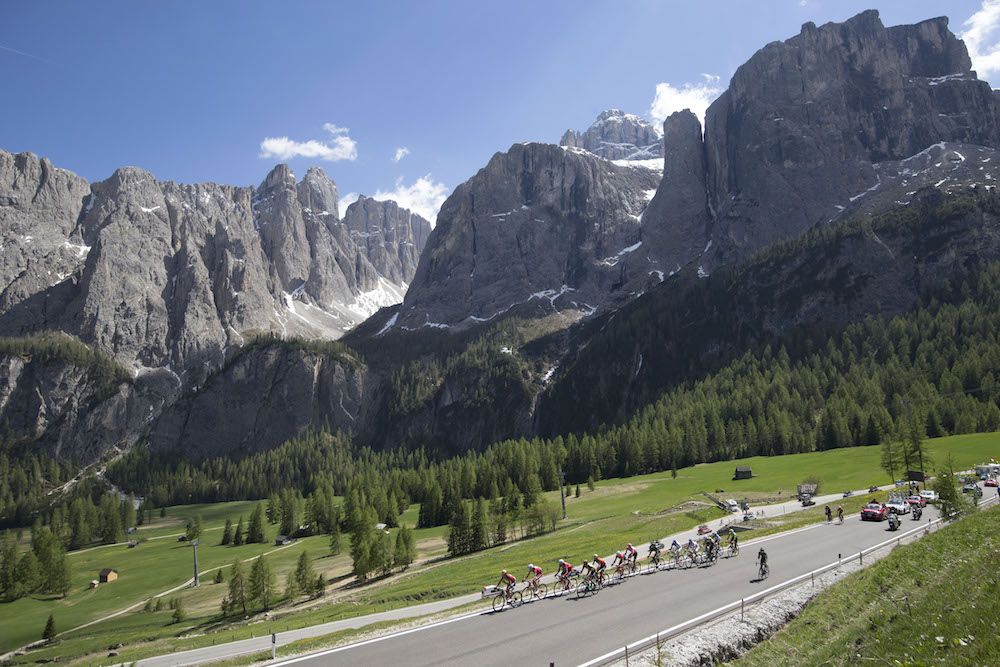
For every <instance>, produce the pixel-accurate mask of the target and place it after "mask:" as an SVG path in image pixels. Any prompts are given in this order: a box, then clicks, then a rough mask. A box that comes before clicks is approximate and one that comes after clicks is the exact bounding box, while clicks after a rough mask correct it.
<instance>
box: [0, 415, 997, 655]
mask: <svg viewBox="0 0 1000 667" xmlns="http://www.w3.org/2000/svg"><path fill="white" fill-rule="evenodd" d="M928 445H929V448H930V450H931V451H932V452H933V453H934V454H935V456H936V458H938V459H942V458H944V456H945V454H944V452H945V451H950V452H952V453H953V454H954V456H955V460H956V464H958V465H960V466H967V465H972V464H974V463H977V462H981V461H982V460H983V459H985V458H987V457H988V456H997V455H998V454H1000V434H977V435H966V436H955V437H951V438H942V439H939V440H933V441H929V442H928ZM878 459H879V448H878V447H858V448H852V449H845V450H836V451H830V452H816V453H809V454H795V455H789V456H784V457H770V458H768V457H755V458H751V459H747V460H746V461H745V462H746V463H748V464H749V465H751V466H753V470H754V475H755V477H754V478H753V479H751V480H744V481H740V482H734V481H732V479H731V478H732V471H733V468H734V466H735V465H737V464H743V463H744V461H739V462H736V461H729V462H721V463H712V464H705V465H699V466H695V467H693V468H688V469H683V470H680V471H678V476H677V478H676V479H674V478H672V476H671V474H670V473H669V472H667V473H656V474H651V475H643V476H639V477H631V478H627V479H613V480H605V481H603V482H600V483H599V484H598V486H597V488H596V490H595V491H593V492H590V491H587V490H586V488H585V487H584V488H583V494H582V497H581V498H570V499H568V502H567V509H568V511H569V519H568V520H567V521H565V522H561V523H560V529H559V530H557V531H556V532H555V533H550V534H548V535H544V536H541V537H538V538H534V539H531V540H526V541H520V542H514V543H510V544H507V545H505V546H502V547H496V548H493V549H489V550H487V551H484V552H481V553H478V554H473V555H471V556H467V557H464V558H461V559H455V560H440V561H436V559H438V558H439V557H440V556H442V555H443V553H444V543H443V538H444V537H445V536H446V534H447V530H446V528H444V527H437V528H431V529H421V530H418V531H416V533H417V539H418V546H419V549H420V554H419V555H420V558H421V559H430V561H431V562H430V563H428V564H427V566H420V567H415V568H413V569H411V570H410V571H409V572H407V573H405V574H403V575H398V576H397V577H395V578H394V580H393V581H392V582H391V584H390V585H375V586H364V587H359V588H358V589H357V590H356V591H355V592H353V593H352V595H351V599H350V600H349V601H348V602H344V603H337V604H332V605H326V606H323V607H321V608H318V609H315V610H309V611H305V612H298V613H296V614H295V615H293V616H289V617H287V619H286V622H287V623H288V624H289V625H294V626H298V627H301V626H303V625H308V624H312V623H318V622H323V621H326V620H333V619H336V618H342V617H344V616H350V615H358V614H362V613H368V612H371V611H375V610H379V609H384V608H388V607H397V606H401V605H403V604H406V603H409V602H413V601H420V600H429V599H438V598H444V597H450V596H453V595H459V594H463V593H468V592H470V591H473V590H476V589H477V588H478V587H479V586H481V585H483V584H486V583H491V582H492V580H493V579H495V578H496V577H497V576H498V575H497V573H498V572H499V570H500V569H501V568H508V569H511V570H512V571H519V570H520V569H521V568H523V567H525V566H526V565H527V563H528V562H529V561H534V562H537V563H539V564H541V565H542V566H543V567H545V569H546V570H549V569H551V564H552V562H553V561H555V560H556V559H557V558H559V557H568V558H569V559H570V560H571V561H572V562H577V561H578V560H579V559H580V558H581V557H584V556H589V555H590V554H592V553H594V552H595V551H598V552H601V553H607V552H610V551H612V550H613V549H615V548H617V547H620V546H621V545H622V544H623V543H624V542H625V541H634V542H641V541H646V540H648V539H651V538H654V537H660V536H663V535H665V534H669V533H671V532H675V531H679V530H683V529H686V528H688V527H691V526H692V525H695V524H697V523H702V522H704V521H707V520H711V519H713V518H717V517H719V516H721V515H722V513H721V512H720V511H718V510H715V509H712V508H702V509H697V510H695V509H691V510H688V511H680V512H672V513H666V512H665V510H668V509H670V508H674V507H676V506H677V505H679V504H680V503H682V502H684V501H685V500H687V499H691V498H699V497H700V496H699V494H700V493H701V492H702V491H709V492H714V491H715V490H717V489H725V492H724V493H723V494H721V495H722V496H723V497H735V498H742V497H744V496H749V497H751V498H755V497H772V498H778V497H787V496H789V495H791V494H793V493H794V489H795V485H796V484H797V483H799V482H801V481H802V479H803V478H804V477H805V476H807V475H811V474H816V475H818V476H819V477H820V478H821V479H822V480H823V483H824V490H825V491H827V492H836V491H839V490H841V489H846V488H855V489H857V488H864V487H867V486H869V485H870V484H873V483H885V482H886V481H887V477H886V475H885V473H884V472H882V471H880V470H879V468H878ZM549 496H550V498H551V499H552V500H553V501H554V502H558V500H559V494H558V492H554V493H550V494H549ZM702 499H703V498H702ZM254 504H255V503H254V502H234V503H218V504H212V505H198V506H195V505H192V506H184V507H175V508H170V510H169V513H168V519H167V520H165V521H160V520H155V521H154V523H153V525H151V526H150V527H149V528H148V529H143V530H144V532H145V534H147V535H148V536H150V537H154V538H160V539H150V540H149V541H148V542H145V543H144V544H142V545H140V546H139V547H138V548H136V549H126V548H125V546H124V545H116V546H111V547H105V548H99V549H94V550H91V551H87V552H81V553H77V554H74V555H72V556H71V562H72V565H73V571H74V583H73V588H72V590H71V592H70V595H69V596H68V597H67V599H66V600H51V599H23V600H19V601H17V602H13V603H8V604H3V605H0V618H3V619H4V620H5V624H4V625H5V626H6V627H5V628H4V630H5V631H4V632H3V633H2V636H0V651H3V650H9V649H10V648H13V647H16V646H20V645H23V644H25V643H27V642H29V641H33V640H35V639H36V638H38V637H39V636H40V635H41V630H42V627H43V626H44V624H45V619H46V617H47V616H48V614H49V613H50V612H51V613H54V614H55V616H56V621H57V624H58V627H59V628H60V629H68V628H71V627H74V626H76V625H79V624H81V623H83V622H86V621H89V620H92V619H94V618H98V617H100V616H102V615H104V614H108V613H111V612H114V611H117V610H119V609H121V608H123V607H126V606H128V605H130V604H134V603H136V602H141V601H142V600H145V599H146V598H148V597H149V596H151V595H153V594H155V593H158V592H160V591H162V590H165V589H167V588H170V587H173V586H176V585H178V584H181V583H183V582H184V581H185V580H186V579H187V578H188V577H190V576H191V552H190V548H189V547H186V546H184V545H183V544H182V543H178V542H176V540H175V539H173V538H172V537H169V536H171V535H174V534H176V533H178V532H181V530H182V527H183V520H184V519H185V518H187V517H188V516H192V515H194V514H200V515H201V517H202V519H203V522H204V526H205V536H204V538H203V541H202V546H201V547H200V548H199V551H198V555H199V566H200V569H201V570H205V569H208V568H211V567H216V566H219V565H228V564H229V563H230V562H232V560H233V559H234V558H236V557H239V558H244V559H245V558H251V557H253V556H256V555H257V554H258V553H260V552H263V551H269V550H272V549H274V547H273V545H271V544H268V545H252V546H243V547H238V548H235V547H221V546H217V544H216V543H217V540H218V537H219V536H221V530H220V529H221V525H222V523H223V522H224V521H225V519H226V518H227V517H228V518H232V519H233V520H234V521H235V520H236V519H237V518H238V517H239V516H240V515H241V514H242V515H243V516H244V517H245V518H249V514H250V512H251V511H252V509H253V505H254ZM845 509H849V508H848V507H847V506H845ZM416 513H417V507H415V506H414V507H411V508H410V509H409V510H408V511H407V512H406V513H404V515H403V517H402V519H403V521H404V522H406V523H408V524H410V525H412V524H413V523H415V520H416ZM821 516H822V515H821V508H814V509H813V510H811V511H810V512H808V513H805V514H804V515H803V516H802V517H794V519H793V521H794V522H795V523H794V524H792V525H795V524H798V522H799V521H810V520H821ZM790 518H791V517H790ZM275 528H276V527H275V526H269V527H268V537H269V538H271V537H273V535H274V532H275ZM344 542H345V544H344V552H346V551H347V546H348V545H347V543H346V542H347V540H346V537H345V540H344ZM304 548H305V549H308V550H309V552H310V554H311V555H312V556H313V558H314V559H315V562H314V566H315V567H316V569H317V570H318V571H322V572H324V573H325V574H326V575H327V576H330V577H336V576H341V575H344V574H345V573H347V572H348V571H349V569H350V561H349V559H348V557H347V556H346V555H345V554H341V555H339V556H337V557H332V558H331V557H324V556H325V555H326V553H327V551H328V550H327V538H326V537H324V536H317V537H313V538H308V539H306V540H302V541H300V542H299V543H298V544H297V545H295V546H293V547H290V548H287V549H284V550H281V551H279V552H276V553H275V554H274V555H273V556H271V557H270V560H271V561H272V564H273V565H274V566H275V569H276V570H277V571H278V577H279V584H280V586H281V587H282V588H283V584H284V572H286V571H287V570H288V569H290V568H291V567H293V565H294V561H295V559H296V558H297V557H298V555H299V553H300V551H301V550H302V549H304ZM573 559H576V560H573ZM102 567H116V568H118V569H119V570H120V571H121V579H120V580H119V581H118V582H116V583H114V584H112V585H108V586H102V587H100V588H98V589H97V590H96V591H89V590H87V589H86V586H87V583H88V582H89V580H90V579H92V578H94V576H95V575H96V572H97V571H98V570H99V569H100V568H102ZM209 578H210V577H206V579H209ZM224 588H225V587H224V586H203V587H202V588H201V589H200V590H197V591H192V590H185V591H183V592H179V593H178V595H180V596H182V597H184V599H185V602H186V606H187V608H188V612H189V614H190V617H191V618H190V622H188V623H185V624H183V625H182V627H180V628H179V627H177V626H171V627H165V624H166V617H167V615H166V613H164V614H129V615H126V616H125V617H119V618H116V619H113V620H111V621H108V622H104V623H98V624H95V625H94V626H92V627H91V628H88V629H85V630H83V631H80V632H78V633H74V635H72V636H71V637H68V638H67V641H66V642H65V643H64V644H63V645H62V646H61V647H53V648H52V649H45V651H44V653H45V654H59V655H70V654H73V653H74V652H79V651H77V650H76V649H73V648H72V645H73V643H74V642H75V643H78V644H79V649H80V650H92V649H93V647H99V646H101V645H102V644H101V642H104V645H106V644H107V642H106V641H104V639H102V637H106V636H107V633H108V632H109V631H113V632H114V633H115V634H116V635H119V634H120V633H123V632H124V630H125V627H132V626H134V627H135V637H136V638H137V639H138V638H140V637H150V638H154V637H159V636H164V635H166V636H173V635H175V634H177V633H178V632H179V631H180V630H181V629H183V628H189V627H192V626H198V625H199V624H202V623H210V622H211V619H212V616H213V615H215V613H216V610H217V609H218V603H219V601H220V600H221V599H222V597H223V595H224V594H225V591H224ZM7 619H9V621H8V620H7ZM125 619H129V621H128V623H127V624H126V625H123V623H124V622H125ZM209 629H213V628H206V627H202V628H199V632H201V631H205V630H209ZM235 632H236V633H237V634H238V632H243V629H239V630H238V631H235ZM249 632H250V630H246V634H247V636H249ZM224 634H225V636H224V637H221V638H220V641H222V640H228V639H232V638H233V637H234V636H237V634H234V633H233V631H231V630H230V629H227V631H226V633H224ZM73 637H76V638H77V639H76V640H73ZM207 643H211V640H209V641H208V642H207ZM32 655H33V656H36V654H32ZM36 657H37V656H36ZM123 657H124V654H123Z"/></svg>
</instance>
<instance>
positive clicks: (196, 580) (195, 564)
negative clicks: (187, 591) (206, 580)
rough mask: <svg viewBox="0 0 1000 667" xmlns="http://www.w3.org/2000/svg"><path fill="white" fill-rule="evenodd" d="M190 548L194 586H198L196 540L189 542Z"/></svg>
mask: <svg viewBox="0 0 1000 667" xmlns="http://www.w3.org/2000/svg"><path fill="white" fill-rule="evenodd" d="M191 548H192V549H194V587H195V588H198V540H194V541H193V542H191Z"/></svg>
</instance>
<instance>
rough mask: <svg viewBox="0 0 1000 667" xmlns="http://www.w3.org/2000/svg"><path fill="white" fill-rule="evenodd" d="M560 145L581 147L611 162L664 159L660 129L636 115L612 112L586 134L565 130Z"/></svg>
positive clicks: (606, 114)
mask: <svg viewBox="0 0 1000 667" xmlns="http://www.w3.org/2000/svg"><path fill="white" fill-rule="evenodd" d="M559 145H560V146H567V147H570V148H582V149H584V150H586V151H589V152H591V153H593V154H594V155H597V156H598V157H603V158H605V159H608V160H658V159H660V158H662V157H663V147H664V142H663V137H662V135H661V134H660V130H659V128H657V127H656V126H654V125H651V124H650V123H649V122H648V121H646V120H645V119H643V118H640V117H639V116H636V115H634V114H630V113H625V112H624V111H622V110H620V109H609V110H608V111H604V112H602V113H601V114H600V115H599V116H597V120H595V121H594V124H593V125H591V126H590V127H588V128H587V129H586V130H584V131H583V132H577V131H576V130H566V132H565V133H564V134H563V136H562V139H560V140H559Z"/></svg>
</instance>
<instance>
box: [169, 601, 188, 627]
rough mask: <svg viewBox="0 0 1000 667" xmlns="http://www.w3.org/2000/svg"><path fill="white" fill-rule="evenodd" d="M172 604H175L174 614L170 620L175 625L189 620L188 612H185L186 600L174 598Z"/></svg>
mask: <svg viewBox="0 0 1000 667" xmlns="http://www.w3.org/2000/svg"><path fill="white" fill-rule="evenodd" d="M171 602H172V603H173V607H174V613H173V614H171V616H170V620H171V621H172V622H173V623H180V622H181V621H183V620H184V619H185V618H187V612H186V611H185V610H184V598H174V599H173V600H171Z"/></svg>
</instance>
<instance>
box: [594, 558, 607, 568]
mask: <svg viewBox="0 0 1000 667" xmlns="http://www.w3.org/2000/svg"><path fill="white" fill-rule="evenodd" d="M594 562H595V563H597V567H598V569H601V570H603V569H604V568H606V567H607V566H608V564H607V563H606V562H605V560H604V559H603V558H595V559H594Z"/></svg>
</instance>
